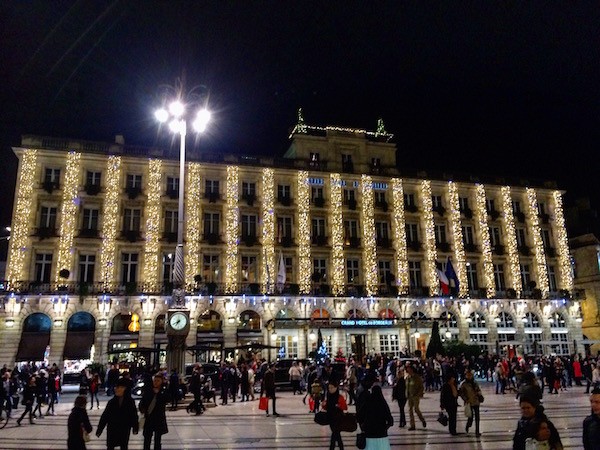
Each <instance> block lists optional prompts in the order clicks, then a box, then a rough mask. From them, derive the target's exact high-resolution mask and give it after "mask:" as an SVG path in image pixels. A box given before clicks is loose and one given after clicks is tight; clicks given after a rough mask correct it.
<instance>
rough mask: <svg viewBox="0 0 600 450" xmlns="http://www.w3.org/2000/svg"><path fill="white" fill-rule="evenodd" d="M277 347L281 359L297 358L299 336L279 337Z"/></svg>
mask: <svg viewBox="0 0 600 450" xmlns="http://www.w3.org/2000/svg"><path fill="white" fill-rule="evenodd" d="M275 345H276V346H277V348H278V349H279V351H278V353H277V356H278V357H279V358H297V357H298V336H280V335H277V340H276V343H275Z"/></svg>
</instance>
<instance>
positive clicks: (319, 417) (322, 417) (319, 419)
mask: <svg viewBox="0 0 600 450" xmlns="http://www.w3.org/2000/svg"><path fill="white" fill-rule="evenodd" d="M315 423H317V424H319V425H329V417H327V413H326V412H325V411H320V412H318V413H316V414H315Z"/></svg>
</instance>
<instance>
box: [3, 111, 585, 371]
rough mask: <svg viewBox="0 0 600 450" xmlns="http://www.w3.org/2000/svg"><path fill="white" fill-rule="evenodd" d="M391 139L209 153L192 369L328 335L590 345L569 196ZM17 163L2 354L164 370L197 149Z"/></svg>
mask: <svg viewBox="0 0 600 450" xmlns="http://www.w3.org/2000/svg"><path fill="white" fill-rule="evenodd" d="M391 138H392V136H391V135H390V134H388V133H386V131H385V130H384V128H383V125H382V123H380V124H379V127H378V130H377V131H375V132H370V131H365V130H360V129H349V128H340V127H316V126H308V125H305V124H304V123H303V122H300V123H299V124H298V125H297V126H296V127H295V128H294V130H293V132H292V134H291V135H290V140H291V145H290V148H289V150H288V151H287V152H286V153H285V155H284V156H283V157H282V158H278V157H273V156H269V157H245V156H236V155H218V156H209V155H204V157H202V158H197V157H195V156H194V152H193V151H191V152H190V155H191V156H189V157H188V161H187V167H186V183H185V186H186V189H185V234H184V238H185V280H186V291H187V296H186V300H185V301H186V305H187V307H188V308H189V309H190V311H191V317H192V320H193V326H192V331H191V332H190V333H189V335H188V336H187V340H186V345H187V347H188V349H189V350H190V351H188V354H187V361H188V362H192V361H194V360H195V359H198V358H199V359H201V360H208V359H214V360H219V359H221V358H223V357H230V356H234V355H235V352H236V351H237V350H236V347H242V346H244V345H250V346H252V345H256V344H263V345H270V346H273V347H275V348H274V349H273V350H272V353H270V354H269V356H270V357H271V358H275V357H277V356H279V357H305V356H306V355H307V354H308V353H309V352H310V351H311V350H313V349H314V347H315V345H316V339H317V337H316V336H317V335H318V334H319V332H320V334H321V335H322V338H323V342H324V345H325V347H326V348H327V349H328V351H329V353H330V354H336V353H338V352H341V353H342V354H344V355H348V354H354V355H356V356H357V357H359V358H360V357H362V356H364V355H366V354H368V353H373V352H374V353H380V352H382V353H387V354H399V353H400V352H402V351H413V350H415V349H421V350H424V349H425V347H426V345H427V343H428V340H429V333H430V330H431V323H432V320H434V319H435V320H439V322H440V329H441V330H442V337H443V338H444V339H460V340H463V341H466V342H475V343H477V344H478V345H480V346H481V347H482V348H483V349H484V350H487V351H489V352H502V353H506V352H514V351H516V352H518V353H526V354H532V353H541V352H546V353H550V352H554V353H560V354H569V353H571V352H573V351H574V350H576V349H575V346H576V345H577V341H581V339H582V333H581V325H580V322H579V320H581V309H580V304H579V301H578V300H577V299H574V297H573V275H572V269H571V263H570V254H569V249H568V241H567V234H566V230H565V224H564V216H563V211H562V195H563V192H561V191H559V190H557V189H556V188H555V187H554V186H553V185H552V184H548V183H545V184H544V183H542V184H535V183H532V182H529V181H522V180H517V181H507V180H508V178H494V179H491V180H486V179H484V178H483V177H479V178H474V177H471V178H466V179H460V178H454V177H451V176H440V177H437V176H431V175H428V174H426V173H422V172H421V173H414V174H411V173H408V172H406V171H401V170H400V171H399V169H398V167H400V168H402V167H403V161H402V160H400V161H398V162H397V161H396V145H395V144H393V143H392V142H391ZM14 151H15V153H16V155H17V156H18V158H19V169H18V176H17V180H18V181H17V183H18V185H17V187H16V194H15V202H14V205H15V206H14V214H13V221H12V224H11V225H12V235H11V240H10V250H9V259H8V265H7V270H6V278H7V291H6V295H5V297H4V298H3V306H4V307H3V309H2V312H1V313H0V314H1V316H0V361H1V362H6V363H9V364H11V363H13V362H15V361H26V360H41V359H44V358H45V359H47V360H48V361H49V362H60V361H63V360H67V361H68V364H73V363H72V362H73V361H78V360H82V359H83V360H87V359H94V360H96V361H99V362H106V361H108V360H109V359H110V360H112V359H113V358H117V359H118V360H130V361H131V360H133V359H134V357H137V356H139V355H142V356H143V357H144V358H145V360H146V361H149V360H152V361H154V360H155V359H156V358H158V359H159V361H160V362H162V361H163V359H162V358H163V357H164V351H165V348H166V342H167V339H166V335H165V313H166V311H167V309H168V304H169V301H170V298H171V295H170V294H171V290H172V269H173V262H174V261H173V260H174V251H175V243H176V237H177V219H178V211H177V202H178V186H179V175H178V173H179V172H178V164H179V163H178V155H174V154H171V153H170V152H168V151H164V150H161V149H157V148H138V147H131V146H127V145H125V144H124V142H123V140H122V139H119V140H118V141H117V142H116V143H112V144H111V143H99V142H88V141H76V140H70V139H62V138H48V137H40V136H24V137H23V138H22V142H21V145H20V146H19V147H16V148H14ZM448 261H451V263H452V266H453V270H454V273H455V275H456V276H455V277H454V278H455V280H456V281H455V282H454V283H452V282H451V283H450V284H451V285H453V288H454V289H453V292H452V295H451V296H449V295H441V293H442V291H440V278H439V277H440V274H441V273H445V272H448V273H449V274H450V275H452V272H450V271H449V270H446V269H447V263H448ZM442 278H445V277H444V276H443V275H442ZM450 278H451V279H452V278H453V277H452V276H451V277H450ZM456 284H457V285H456ZM269 351H270V350H269ZM265 352H267V350H265ZM263 356H267V355H266V354H265V353H263ZM74 367H75V366H74Z"/></svg>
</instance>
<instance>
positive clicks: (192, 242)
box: [185, 163, 202, 286]
mask: <svg viewBox="0 0 600 450" xmlns="http://www.w3.org/2000/svg"><path fill="white" fill-rule="evenodd" d="M201 187H202V167H201V166H200V164H198V163H190V164H189V166H188V172H187V182H186V200H187V203H186V208H185V219H186V220H185V225H186V227H185V232H186V248H187V253H186V256H185V283H186V285H187V286H194V284H195V282H194V277H195V276H196V275H200V272H199V270H200V241H201V240H202V234H201V233H202V206H201V205H202V192H201Z"/></svg>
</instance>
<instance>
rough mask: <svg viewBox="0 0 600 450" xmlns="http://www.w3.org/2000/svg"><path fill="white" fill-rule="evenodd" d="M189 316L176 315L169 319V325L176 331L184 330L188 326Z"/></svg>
mask: <svg viewBox="0 0 600 450" xmlns="http://www.w3.org/2000/svg"><path fill="white" fill-rule="evenodd" d="M187 321H188V319H187V316H186V315H185V314H183V313H175V314H173V315H172V316H171V317H170V318H169V325H170V326H171V328H172V329H174V330H178V331H179V330H183V329H184V328H185V326H186V325H187Z"/></svg>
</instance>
